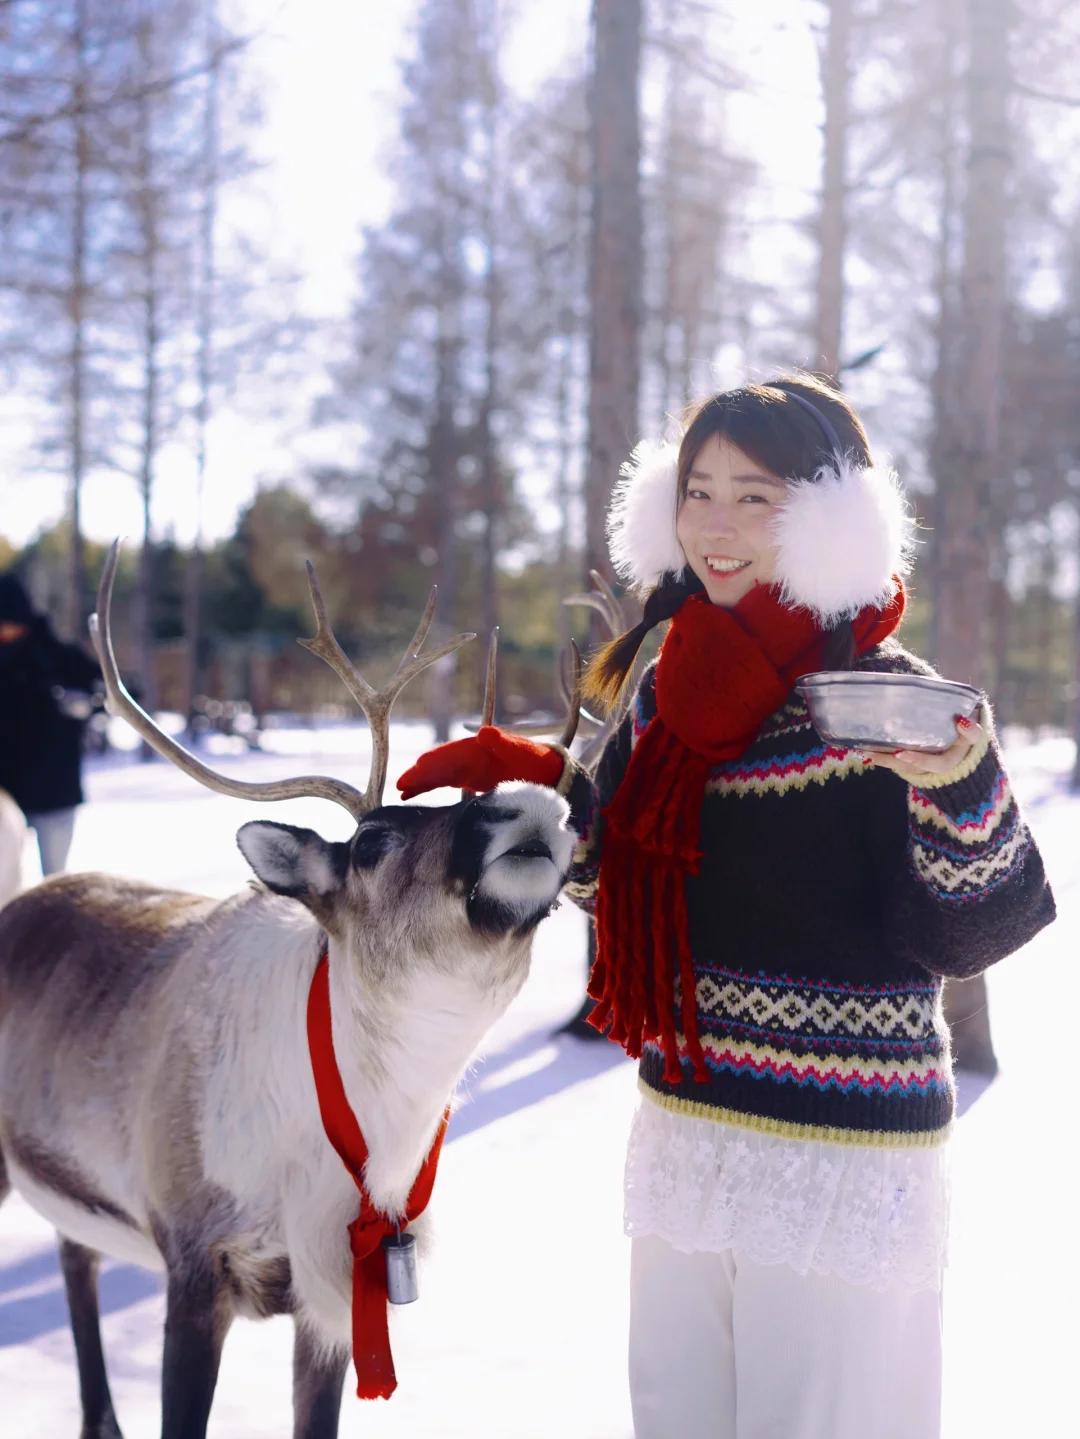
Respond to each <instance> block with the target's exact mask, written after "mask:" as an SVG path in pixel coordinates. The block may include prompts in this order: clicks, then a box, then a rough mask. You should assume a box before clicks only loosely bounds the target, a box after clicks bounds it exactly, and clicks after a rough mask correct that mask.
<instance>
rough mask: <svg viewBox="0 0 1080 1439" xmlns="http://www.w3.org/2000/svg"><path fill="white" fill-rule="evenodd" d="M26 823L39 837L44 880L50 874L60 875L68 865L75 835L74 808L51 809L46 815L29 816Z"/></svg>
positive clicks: (39, 852)
mask: <svg viewBox="0 0 1080 1439" xmlns="http://www.w3.org/2000/svg"><path fill="white" fill-rule="evenodd" d="M26 822H27V824H28V825H30V826H31V827H32V828H33V830H34V833H35V834H36V835H37V842H38V854H39V855H40V856H41V874H42V878H43V879H48V877H49V875H50V874H60V873H61V872H62V871H63V868H64V866H65V865H66V864H67V857H68V851H69V850H70V849H71V839H72V835H73V834H74V833H75V810H74V807H73V808H71V809H51V810H49V811H47V813H45V814H28V815H27V816H26Z"/></svg>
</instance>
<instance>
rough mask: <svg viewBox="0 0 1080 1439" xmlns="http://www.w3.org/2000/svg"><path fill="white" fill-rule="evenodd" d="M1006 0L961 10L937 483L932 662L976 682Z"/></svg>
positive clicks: (1005, 133)
mask: <svg viewBox="0 0 1080 1439" xmlns="http://www.w3.org/2000/svg"><path fill="white" fill-rule="evenodd" d="M1011 13H1012V5H1011V0H979V3H978V4H972V5H971V6H970V7H969V11H968V14H969V20H970V27H971V34H970V39H971V58H970V62H969V75H968V128H969V146H970V149H969V154H968V166H967V171H968V174H967V194H966V196H965V201H964V259H963V272H962V275H961V286H960V317H959V319H960V337H959V338H960V346H959V364H958V373H957V383H956V389H955V398H954V403H953V406H952V409H953V415H952V423H951V424H950V426H949V429H950V443H949V444H948V445H947V446H946V447H945V455H946V462H945V464H944V466H943V470H942V473H941V475H940V476H939V479H940V481H941V501H942V504H941V506H940V509H939V513H938V524H939V527H940V540H941V546H942V552H941V564H942V573H941V585H940V618H939V627H938V659H939V663H940V667H941V668H942V670H943V671H944V673H945V674H946V675H947V676H948V677H949V678H950V679H958V680H967V681H970V682H973V683H975V684H979V685H981V684H983V683H984V679H985V672H986V616H987V613H988V610H989V585H990V576H989V561H990V530H991V523H992V491H993V479H994V475H995V468H996V457H997V448H998V431H999V410H1000V394H999V389H1000V380H1001V336H1002V321H1003V313H1004V304H1005V207H1006V193H1005V183H1006V177H1007V173H1008V167H1009V152H1008V145H1009V127H1008V117H1007V99H1008V93H1009V80H1010V77H1009V52H1008V39H1009V24H1010V17H1011Z"/></svg>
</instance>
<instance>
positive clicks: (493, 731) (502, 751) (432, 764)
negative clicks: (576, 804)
mask: <svg viewBox="0 0 1080 1439" xmlns="http://www.w3.org/2000/svg"><path fill="white" fill-rule="evenodd" d="M562 772H563V757H562V755H561V754H560V753H559V751H558V750H557V749H553V748H552V747H551V745H546V744H537V743H536V742H535V741H534V740H531V739H524V738H523V737H522V736H521V735H514V734H506V733H505V732H504V731H503V730H501V729H497V728H496V727H495V726H494V725H484V727H483V728H482V729H481V730H480V732H479V733H478V734H475V735H471V736H470V737H469V738H468V739H456V740H453V741H451V743H450V744H441V745H439V747H438V748H437V749H429V750H428V752H427V754H422V755H421V756H420V758H419V759H418V760H417V761H416V763H415V764H414V765H413V767H412V769H407V770H406V771H405V773H404V774H403V775H402V776H401V778H400V779H399V780H398V789H399V790H400V791H401V798H402V799H403V800H410V799H415V798H416V796H417V795H418V794H426V793H427V791H428V790H429V789H442V788H443V787H444V786H445V787H449V788H453V789H471V790H476V791H478V792H480V791H485V790H489V789H494V788H495V786H496V785H497V784H501V783H502V781H503V780H506V779H520V780H528V781H529V782H530V783H532V784H544V785H547V786H548V787H549V788H550V789H554V788H555V786H556V785H557V784H558V783H559V780H560V779H561V778H562Z"/></svg>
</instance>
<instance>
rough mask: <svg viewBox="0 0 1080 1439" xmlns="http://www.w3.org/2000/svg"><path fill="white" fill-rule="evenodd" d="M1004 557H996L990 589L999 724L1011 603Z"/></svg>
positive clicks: (1002, 715) (1002, 713)
mask: <svg viewBox="0 0 1080 1439" xmlns="http://www.w3.org/2000/svg"><path fill="white" fill-rule="evenodd" d="M1004 566H1005V558H1004V556H1003V555H998V556H997V557H996V565H995V570H996V572H995V574H994V578H993V581H992V585H991V590H990V605H991V609H992V614H993V634H994V639H993V651H994V653H993V662H994V689H993V696H994V715H995V718H996V720H997V723H998V724H999V725H1003V724H1005V723H1007V721H1008V711H1007V709H1006V704H1005V676H1006V673H1007V671H1008V667H1009V619H1010V610H1011V605H1010V604H1009V591H1008V589H1007V588H1006V585H1005V569H1004Z"/></svg>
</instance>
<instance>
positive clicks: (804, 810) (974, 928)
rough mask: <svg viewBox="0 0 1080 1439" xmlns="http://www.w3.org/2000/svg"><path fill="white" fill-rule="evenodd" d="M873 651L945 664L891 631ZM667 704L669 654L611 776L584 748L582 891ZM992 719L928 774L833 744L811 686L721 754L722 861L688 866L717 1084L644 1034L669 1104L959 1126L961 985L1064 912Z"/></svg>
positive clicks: (574, 797)
mask: <svg viewBox="0 0 1080 1439" xmlns="http://www.w3.org/2000/svg"><path fill="white" fill-rule="evenodd" d="M856 667H857V668H858V669H861V670H875V671H884V672H891V673H908V674H910V673H914V674H922V675H932V674H933V673H934V671H933V670H932V669H930V667H929V666H928V665H926V664H924V663H923V662H922V661H921V660H919V659H917V658H915V656H913V655H911V654H909V653H908V652H907V651H906V650H904V649H903V648H902V647H901V646H900V645H899V644H898V643H897V642H896V641H895V640H892V639H890V640H887V641H886V642H885V643H884V644H883V645H881V646H879V647H877V648H876V649H873V650H871V651H869V652H867V653H866V654H865V655H863V656H862V657H861V658H860V659H859V660H857V661H856ZM655 713H656V694H655V668H654V667H653V668H650V669H649V670H648V671H646V673H645V675H644V677H643V679H642V682H641V685H640V687H639V689H638V693H637V696H636V699H635V701H634V704H633V706H632V708H631V710H630V712H629V713H628V715H627V716H626V718H625V720H624V721H623V723H622V724H621V726H620V727H619V729H618V730H617V731H616V732H615V733H614V734H613V735H612V737H611V739H610V740H609V742H608V745H607V747H606V749H605V750H604V753H603V755H602V757H601V760H600V763H599V766H598V768H597V772H596V776H595V780H594V779H593V778H592V777H591V776H590V775H589V774H588V773H587V772H586V771H585V770H583V769H582V768H581V767H580V766H578V765H576V764H575V763H573V762H571V763H570V764H568V766H567V769H566V772H565V773H564V776H563V781H562V783H561V785H560V789H561V790H562V792H563V793H564V794H565V795H566V796H567V798H568V800H569V802H570V806H571V811H572V815H573V819H574V823H575V826H576V828H577V832H578V834H579V836H580V842H579V844H578V848H577V851H576V853H575V856H574V864H573V868H572V870H571V873H570V877H569V880H568V882H567V886H566V893H567V894H568V895H569V896H570V898H571V899H573V900H574V901H575V903H577V904H579V905H580V906H581V907H582V908H584V909H585V910H587V911H589V912H592V910H593V908H594V906H595V900H596V890H597V883H598V878H599V869H600V852H601V848H602V845H603V838H604V817H603V811H604V808H605V806H606V805H607V804H608V802H609V801H610V800H611V798H612V796H613V795H614V793H615V791H616V789H617V788H618V785H619V783H620V781H621V779H622V776H623V774H624V772H625V770H626V766H627V763H628V761H629V757H630V752H631V749H632V747H633V745H634V743H635V742H636V739H637V737H638V736H639V735H640V734H641V733H642V732H643V731H644V729H645V727H646V726H647V725H648V723H649V721H650V720H651V719H652V718H653V716H654V715H655ZM980 719H981V722H982V725H983V730H984V734H983V738H982V740H981V742H980V744H979V745H978V747H977V748H976V749H975V750H974V751H973V752H972V754H971V755H969V756H968V758H967V759H966V760H965V761H964V762H963V763H962V764H961V765H960V766H959V767H958V768H957V769H956V770H955V771H953V772H952V773H950V774H948V775H944V776H928V777H927V778H926V779H925V780H922V781H920V783H919V785H918V786H917V787H915V786H912V785H909V784H907V783H906V782H905V781H904V780H903V779H901V778H900V776H899V775H897V774H895V773H893V772H892V771H890V770H886V769H884V768H882V769H872V768H870V767H868V766H866V765H864V763H863V760H862V758H861V757H860V756H859V755H858V754H856V753H854V752H853V751H851V750H846V749H841V748H837V747H835V746H833V745H827V744H825V743H824V741H823V740H822V739H821V738H820V736H819V735H818V734H817V733H816V731H815V730H814V729H813V727H812V726H811V724H810V719H809V715H808V713H807V709H806V706H805V705H804V704H803V702H802V700H801V699H800V698H799V696H798V695H797V694H794V693H793V694H792V695H791V696H790V698H789V699H788V701H787V703H786V704H785V705H784V706H783V708H782V709H780V710H778V711H777V712H776V713H775V714H774V715H772V716H771V717H770V718H769V719H768V720H766V722H765V723H764V725H762V727H761V729H760V731H759V733H758V735H757V738H756V739H755V740H754V742H753V743H752V744H751V746H750V747H749V749H747V751H746V752H745V753H744V754H743V755H742V756H741V757H740V758H739V759H737V760H734V761H729V762H726V763H724V764H720V765H718V766H717V767H716V768H715V769H714V770H713V771H712V773H711V776H710V778H709V781H708V784H707V786H706V790H705V797H704V800H703V805H702V817H701V849H702V852H703V858H702V861H701V866H700V870H699V873H698V874H697V875H696V876H693V877H691V878H689V879H688V880H687V882H686V896H687V911H688V921H689V932H690V944H691V950H692V953H693V957H694V974H695V982H696V993H697V1015H698V1028H699V1033H700V1036H701V1041H702V1046H703V1049H704V1051H705V1058H706V1064H707V1067H708V1081H707V1082H706V1083H702V1082H700V1081H696V1080H695V1078H694V1076H693V1072H692V1070H691V1067H690V1064H689V1062H688V1061H687V1060H686V1059H685V1056H684V1063H683V1081H682V1083H681V1084H674V1085H673V1084H668V1083H666V1082H665V1081H664V1078H663V1070H664V1064H663V1058H662V1055H661V1053H660V1050H659V1048H658V1047H657V1046H655V1045H647V1046H646V1048H645V1050H644V1053H643V1055H642V1059H641V1071H640V1074H641V1081H642V1084H643V1085H644V1087H645V1088H646V1090H647V1091H648V1092H649V1096H650V1098H651V1099H653V1100H654V1101H656V1102H657V1103H658V1104H660V1105H661V1106H663V1107H664V1108H667V1109H669V1110H673V1111H675V1112H678V1113H682V1114H687V1115H695V1116H698V1117H704V1118H710V1119H716V1120H721V1121H723V1122H725V1123H727V1124H732V1125H736V1126H739V1127H743V1128H750V1129H756V1130H761V1131H765V1132H769V1133H774V1134H782V1135H787V1136H789V1137H792V1138H802V1139H818V1140H826V1141H831V1142H834V1143H835V1142H842V1143H848V1144H856V1145H860V1146H885V1147H887V1148H903V1147H908V1146H931V1145H935V1144H938V1143H940V1142H941V1141H942V1140H943V1139H944V1138H945V1136H946V1135H947V1132H948V1129H949V1126H950V1123H951V1120H952V1115H953V1107H954V1084H953V1076H952V1065H951V1060H950V1054H949V1040H948V1031H947V1029H946V1026H945V1023H944V1020H943V1017H942V1009H941V988H942V980H943V978H945V977H949V976H956V977H967V976H970V975H975V974H978V973H980V972H981V971H982V970H984V969H986V968H987V967H988V966H989V965H991V964H993V963H995V962H996V961H997V960H999V959H1003V958H1004V957H1005V956H1006V955H1008V954H1011V953H1012V952H1013V951H1014V950H1016V949H1018V948H1020V946H1021V945H1023V944H1025V943H1026V942H1027V941H1028V940H1029V939H1031V938H1032V936H1033V935H1035V934H1037V933H1038V932H1039V930H1040V929H1042V928H1043V927H1044V926H1045V925H1047V924H1049V923H1050V921H1051V920H1052V919H1053V918H1054V901H1053V896H1052V895H1051V892H1050V889H1049V886H1048V884H1047V882H1046V876H1045V874H1044V872H1043V866H1042V861H1041V859H1040V856H1039V853H1038V851H1037V849H1036V847H1035V844H1034V842H1033V840H1032V837H1031V834H1030V832H1029V831H1028V828H1027V826H1026V824H1025V823H1024V820H1023V818H1022V816H1021V814H1020V812H1019V809H1018V808H1017V804H1016V800H1015V799H1014V798H1013V794H1012V790H1011V788H1010V785H1009V780H1008V777H1007V776H1006V774H1005V772H1004V770H1003V768H1002V765H1001V759H1000V756H999V753H998V748H997V743H996V740H995V737H994V733H993V727H992V721H991V718H990V714H989V710H988V709H987V708H986V707H985V706H984V709H983V712H982V714H981V716H980ZM676 1004H678V996H676ZM679 1042H680V1045H681V1046H682V1044H683V1039H682V1035H681V1034H680V1036H679Z"/></svg>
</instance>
